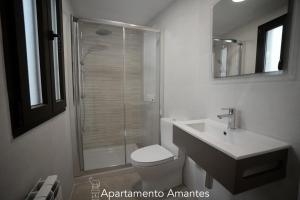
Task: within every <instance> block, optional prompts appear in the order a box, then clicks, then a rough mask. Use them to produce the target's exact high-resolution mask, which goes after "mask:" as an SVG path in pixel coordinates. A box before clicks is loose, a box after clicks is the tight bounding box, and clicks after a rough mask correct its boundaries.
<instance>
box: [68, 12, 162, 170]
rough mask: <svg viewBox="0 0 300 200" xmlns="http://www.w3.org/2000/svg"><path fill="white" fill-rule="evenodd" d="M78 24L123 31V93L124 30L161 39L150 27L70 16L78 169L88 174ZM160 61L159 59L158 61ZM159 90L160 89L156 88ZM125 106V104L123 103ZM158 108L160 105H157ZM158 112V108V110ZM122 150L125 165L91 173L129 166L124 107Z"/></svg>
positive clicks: (124, 68)
mask: <svg viewBox="0 0 300 200" xmlns="http://www.w3.org/2000/svg"><path fill="white" fill-rule="evenodd" d="M78 22H85V23H94V24H99V25H100V24H102V25H103V24H105V25H111V26H116V27H121V28H122V29H123V65H124V67H123V80H124V84H123V85H124V86H123V87H124V88H123V93H124V92H125V84H126V83H125V81H126V74H125V70H126V66H125V51H126V50H125V45H126V44H125V37H126V31H125V30H126V29H136V30H141V31H149V32H154V33H158V34H159V41H160V38H161V31H160V30H158V29H154V28H151V27H147V26H140V25H135V24H129V23H124V22H118V21H112V20H106V19H87V18H78V17H74V16H71V30H72V82H73V105H74V107H75V120H76V122H75V123H76V136H77V145H76V146H77V153H78V160H79V169H80V172H79V173H80V174H88V173H90V172H89V171H85V170H84V158H83V139H82V130H83V127H82V119H81V112H84V111H83V110H82V108H81V97H80V95H82V92H83V91H82V89H83V86H82V84H83V81H82V78H83V77H82V75H81V71H80V67H79V66H80V65H81V59H80V46H79V40H80V38H81V34H80V32H79V25H78ZM160 52H161V45H160V46H159V48H158V52H157V55H158V56H159V57H160ZM159 60H160V59H159ZM157 64H158V69H159V70H158V71H159V72H158V77H157V79H158V85H159V86H160V80H161V77H160V61H159V62H158V63H157ZM158 88H159V90H160V87H158ZM158 93H159V94H160V95H161V91H158ZM124 98H125V97H124V94H123V102H124ZM158 102H160V99H159V98H158ZM124 104H125V102H124ZM159 107H160V104H159ZM159 110H160V108H159ZM123 114H124V148H125V163H124V165H120V166H111V167H108V168H102V169H99V170H91V171H93V172H95V171H97V172H99V171H106V170H111V169H118V168H123V167H127V166H130V164H127V160H126V158H127V155H126V153H127V150H126V116H125V106H124V112H123Z"/></svg>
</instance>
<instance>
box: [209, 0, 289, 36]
mask: <svg viewBox="0 0 300 200" xmlns="http://www.w3.org/2000/svg"><path fill="white" fill-rule="evenodd" d="M287 4H288V0H246V1H244V2H241V3H233V2H232V0H220V1H219V2H218V3H217V4H216V5H215V6H214V19H213V20H214V35H222V34H224V33H228V32H229V31H232V30H234V29H235V28H237V27H239V26H241V25H243V24H246V23H249V22H250V21H251V20H253V19H255V18H259V17H262V16H263V15H265V14H266V13H268V12H270V11H272V10H276V9H280V8H282V7H286V6H287Z"/></svg>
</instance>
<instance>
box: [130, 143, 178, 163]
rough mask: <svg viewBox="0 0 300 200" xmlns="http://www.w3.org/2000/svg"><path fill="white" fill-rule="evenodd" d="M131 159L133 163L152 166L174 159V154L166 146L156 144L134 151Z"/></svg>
mask: <svg viewBox="0 0 300 200" xmlns="http://www.w3.org/2000/svg"><path fill="white" fill-rule="evenodd" d="M131 160H132V164H133V165H136V166H141V167H150V166H155V165H160V164H163V163H166V162H169V161H171V160H174V155H173V154H172V153H171V152H170V151H168V150H167V149H165V148H164V147H162V146H160V145H157V144H155V145H151V146H147V147H143V148H140V149H138V150H136V151H134V152H132V154H131Z"/></svg>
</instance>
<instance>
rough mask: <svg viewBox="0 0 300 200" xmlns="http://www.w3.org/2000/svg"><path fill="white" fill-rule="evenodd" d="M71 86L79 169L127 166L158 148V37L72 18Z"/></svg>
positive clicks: (138, 29)
mask: <svg viewBox="0 0 300 200" xmlns="http://www.w3.org/2000/svg"><path fill="white" fill-rule="evenodd" d="M73 45H74V46H73V57H74V59H73V85H74V103H75V105H76V119H77V134H78V147H79V148H78V150H79V151H78V152H79V158H80V164H81V170H84V171H86V170H92V169H101V168H107V167H113V166H122V165H126V164H129V163H130V153H131V152H132V151H134V150H136V149H137V148H140V147H143V146H146V145H151V144H155V143H159V109H160V108H159V96H160V92H159V79H160V78H159V72H160V69H159V63H160V61H159V54H160V52H159V50H160V32H159V31H158V30H155V29H151V28H147V27H141V26H136V25H131V24H125V23H121V22H114V21H107V20H97V21H93V20H87V19H78V18H76V19H75V18H73Z"/></svg>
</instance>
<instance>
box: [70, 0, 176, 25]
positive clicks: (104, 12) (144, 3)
mask: <svg viewBox="0 0 300 200" xmlns="http://www.w3.org/2000/svg"><path fill="white" fill-rule="evenodd" d="M173 1H174V0H71V3H72V6H73V9H74V13H75V16H76V17H83V18H93V19H108V20H114V21H122V22H127V23H131V24H136V25H147V24H148V23H149V22H150V21H151V20H152V19H153V18H154V17H155V16H157V15H158V14H159V13H160V12H162V11H163V10H164V9H166V8H167V7H168V6H169V5H170V4H171V3H172V2H173Z"/></svg>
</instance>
